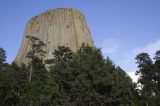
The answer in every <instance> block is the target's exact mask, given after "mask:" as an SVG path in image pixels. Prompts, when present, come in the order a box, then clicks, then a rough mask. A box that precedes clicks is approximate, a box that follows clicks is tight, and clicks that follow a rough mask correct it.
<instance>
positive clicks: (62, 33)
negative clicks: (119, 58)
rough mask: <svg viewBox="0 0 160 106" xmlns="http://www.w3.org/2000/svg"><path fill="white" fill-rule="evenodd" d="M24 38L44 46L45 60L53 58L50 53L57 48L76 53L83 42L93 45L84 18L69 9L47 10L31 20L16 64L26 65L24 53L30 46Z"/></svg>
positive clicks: (77, 12)
mask: <svg viewBox="0 0 160 106" xmlns="http://www.w3.org/2000/svg"><path fill="white" fill-rule="evenodd" d="M26 36H36V37H38V38H40V39H41V40H42V41H43V42H44V43H45V44H46V47H45V48H44V50H45V51H47V56H46V58H47V59H49V58H52V57H53V55H52V52H53V51H54V50H55V49H56V48H57V47H58V46H68V47H70V49H71V50H73V51H74V52H76V51H77V49H78V48H79V47H80V46H81V45H82V43H83V42H84V43H85V44H88V45H89V46H93V45H94V44H93V41H92V38H91V34H90V31H89V28H88V27H87V24H86V21H85V18H84V16H83V15H82V14H81V13H80V12H79V11H78V10H76V9H71V8H57V9H53V10H48V11H46V12H44V13H42V14H40V15H38V16H35V17H33V18H31V20H30V21H29V22H28V24H27V25H26V29H25V32H24V36H23V41H22V44H21V48H20V50H19V52H18V54H17V57H16V59H15V61H16V62H17V63H18V64H21V63H27V59H26V53H27V52H28V51H29V50H30V45H29V42H28V40H27V39H26Z"/></svg>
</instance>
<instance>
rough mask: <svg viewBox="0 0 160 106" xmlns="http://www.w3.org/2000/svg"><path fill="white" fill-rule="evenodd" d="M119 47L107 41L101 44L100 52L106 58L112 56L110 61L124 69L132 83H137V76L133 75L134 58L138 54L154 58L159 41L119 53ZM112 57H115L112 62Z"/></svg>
mask: <svg viewBox="0 0 160 106" xmlns="http://www.w3.org/2000/svg"><path fill="white" fill-rule="evenodd" d="M119 48H120V46H119V43H118V42H117V40H115V39H108V40H105V41H104V42H103V43H102V52H103V54H104V55H105V56H106V55H108V56H112V58H111V59H113V61H114V62H115V63H116V65H118V66H120V67H121V68H122V69H124V70H125V71H126V72H127V73H128V75H129V76H130V77H131V78H132V79H133V81H134V82H136V81H137V79H138V76H136V75H135V74H134V73H135V71H137V64H136V63H135V62H136V60H135V57H136V55H138V54H139V53H142V52H146V53H148V54H149V55H150V57H151V58H153V57H154V54H155V52H156V51H157V50H160V40H157V41H155V42H151V43H149V44H146V45H145V46H144V47H140V48H135V49H132V50H130V51H121V52H118V50H119ZM114 56H117V57H116V58H115V59H116V60H114Z"/></svg>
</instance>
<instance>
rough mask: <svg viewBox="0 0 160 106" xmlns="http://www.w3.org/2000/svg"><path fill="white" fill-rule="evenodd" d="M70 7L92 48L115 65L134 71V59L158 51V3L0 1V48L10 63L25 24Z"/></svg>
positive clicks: (137, 0)
mask: <svg viewBox="0 0 160 106" xmlns="http://www.w3.org/2000/svg"><path fill="white" fill-rule="evenodd" d="M58 7H70V8H76V9H78V10H80V11H81V12H82V13H83V14H84V15H85V17H86V20H87V23H88V26H89V28H90V31H91V33H92V38H93V40H94V43H95V46H97V47H101V48H102V51H103V54H104V56H105V57H106V56H109V57H110V58H111V59H112V60H113V61H114V63H115V64H116V65H120V66H121V67H122V68H123V69H124V70H126V71H127V72H133V71H135V70H136V65H135V60H134V57H135V55H136V54H137V53H139V52H143V51H144V52H149V53H150V55H151V56H152V57H153V54H154V52H155V50H156V49H160V0H0V33H1V34H0V47H2V48H4V49H5V50H6V51H7V57H8V58H7V62H9V63H10V62H11V61H12V60H13V59H14V58H15V56H16V54H17V52H18V50H19V48H20V44H21V40H22V36H23V33H24V29H25V25H26V23H27V21H28V20H29V19H30V18H31V17H33V16H35V15H38V14H40V13H41V12H44V11H46V10H48V9H54V8H58Z"/></svg>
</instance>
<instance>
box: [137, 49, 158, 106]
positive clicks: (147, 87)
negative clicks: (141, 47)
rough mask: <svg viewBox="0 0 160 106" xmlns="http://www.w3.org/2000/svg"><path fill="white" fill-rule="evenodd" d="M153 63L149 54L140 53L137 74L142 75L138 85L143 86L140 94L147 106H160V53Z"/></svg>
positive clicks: (156, 55)
mask: <svg viewBox="0 0 160 106" xmlns="http://www.w3.org/2000/svg"><path fill="white" fill-rule="evenodd" d="M154 59H155V62H154V63H153V62H152V60H151V58H150V56H149V55H148V53H140V54H138V55H137V57H136V60H137V64H138V68H139V70H138V71H137V72H136V74H137V75H140V78H139V80H138V83H140V84H141V85H142V88H141V90H140V94H141V97H142V100H143V102H144V104H145V105H146V106H148V105H149V106H159V105H160V102H159V98H160V86H159V84H160V67H159V66H160V51H157V52H156V54H155V58H154Z"/></svg>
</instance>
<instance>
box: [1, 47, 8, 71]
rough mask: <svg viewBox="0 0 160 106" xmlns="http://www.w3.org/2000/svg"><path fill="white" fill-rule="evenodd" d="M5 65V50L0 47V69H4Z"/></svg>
mask: <svg viewBox="0 0 160 106" xmlns="http://www.w3.org/2000/svg"><path fill="white" fill-rule="evenodd" d="M6 67H7V64H6V51H5V50H4V49H3V48H0V71H4V70H5V69H6Z"/></svg>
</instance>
